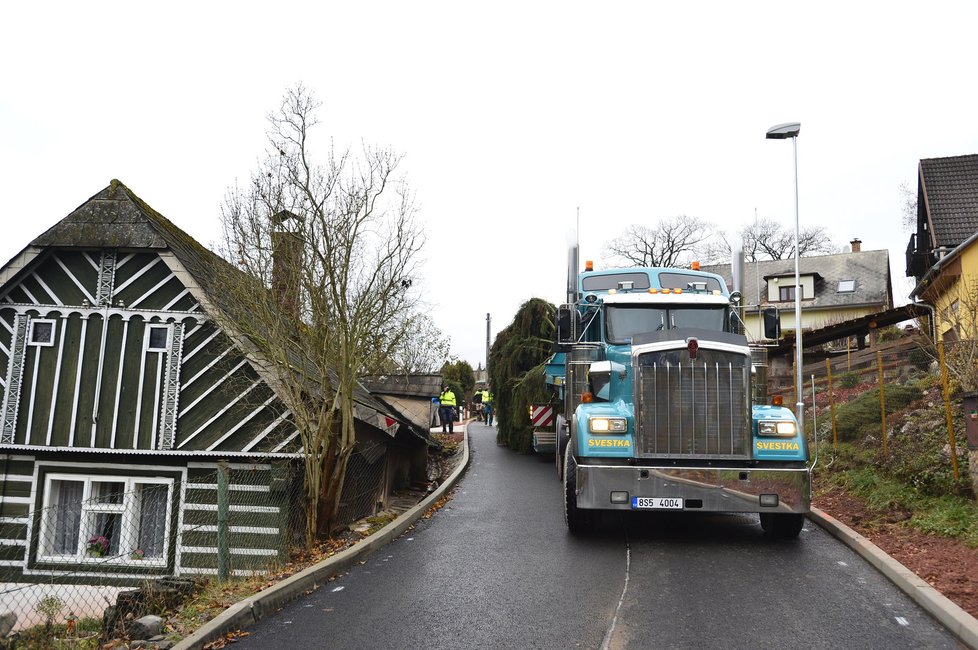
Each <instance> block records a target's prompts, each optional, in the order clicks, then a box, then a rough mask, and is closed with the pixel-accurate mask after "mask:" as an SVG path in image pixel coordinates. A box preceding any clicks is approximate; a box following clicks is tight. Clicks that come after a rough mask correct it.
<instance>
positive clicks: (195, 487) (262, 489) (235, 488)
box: [187, 483, 272, 492]
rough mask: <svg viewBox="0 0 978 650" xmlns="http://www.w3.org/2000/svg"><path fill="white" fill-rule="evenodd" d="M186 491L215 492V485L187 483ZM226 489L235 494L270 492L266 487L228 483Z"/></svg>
mask: <svg viewBox="0 0 978 650" xmlns="http://www.w3.org/2000/svg"><path fill="white" fill-rule="evenodd" d="M187 489H188V490H217V483H188V484H187ZM228 489H229V490H231V491H237V492H271V491H272V489H271V488H270V487H269V486H267V485H249V484H247V483H228Z"/></svg>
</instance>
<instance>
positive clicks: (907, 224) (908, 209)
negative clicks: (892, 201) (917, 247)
mask: <svg viewBox="0 0 978 650" xmlns="http://www.w3.org/2000/svg"><path fill="white" fill-rule="evenodd" d="M900 200H901V201H902V202H903V206H902V208H903V209H902V210H901V212H902V215H901V216H902V217H903V218H902V219H901V223H902V224H903V229H904V230H906V231H908V232H916V230H917V193H916V192H915V191H913V190H911V189H910V185H908V184H907V183H906V182H903V183H900Z"/></svg>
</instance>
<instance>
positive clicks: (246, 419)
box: [207, 394, 276, 451]
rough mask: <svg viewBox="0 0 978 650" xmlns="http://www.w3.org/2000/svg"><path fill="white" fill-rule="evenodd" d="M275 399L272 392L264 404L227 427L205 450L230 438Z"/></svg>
mask: <svg viewBox="0 0 978 650" xmlns="http://www.w3.org/2000/svg"><path fill="white" fill-rule="evenodd" d="M275 399H276V396H275V395H274V394H272V396H271V397H269V398H268V399H267V400H265V403H264V404H262V405H261V406H259V407H258V408H256V409H255V410H254V411H252V412H251V413H249V414H248V415H247V416H246V417H244V418H241V421H240V422H238V423H237V424H236V425H234V426H233V427H231V428H230V429H228V430H227V432H226V433H225V434H224V435H223V436H221V437H220V438H218V439H217V440H215V441H214V443H213V444H211V445H210V446H209V447H207V450H208V451H211V450H214V449H217V447H219V446H220V444H221V443H222V442H224V441H225V440H227V439H228V438H230V437H231V436H233V435H234V434H235V433H236V432H237V431H238V429H240V428H241V427H243V426H244V425H246V424H248V423H249V422H250V421H251V419H252V418H254V417H255V416H256V415H258V414H259V413H261V412H262V411H264V410H265V408H267V407H268V405H269V404H271V403H272V402H273V401H275Z"/></svg>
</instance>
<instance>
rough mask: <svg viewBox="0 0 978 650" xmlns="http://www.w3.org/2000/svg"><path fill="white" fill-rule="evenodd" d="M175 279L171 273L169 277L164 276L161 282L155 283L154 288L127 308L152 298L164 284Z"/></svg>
mask: <svg viewBox="0 0 978 650" xmlns="http://www.w3.org/2000/svg"><path fill="white" fill-rule="evenodd" d="M176 277H177V276H175V275H173V273H170V275H168V276H166V277H165V278H163V279H162V280H160V281H159V282H157V283H156V286H154V287H153V288H152V289H150V290H149V291H147V292H146V293H144V294H143V295H141V296H139V297H138V298H136V299H135V300H133V301H132V303H130V305H129V306H130V307H135V306H136V305H138V304H139V303H141V302H142V301H144V300H146V299H147V298H149V297H150V296H152V295H153V294H154V293H156V291H157V290H159V288H160V287H162V286H163V285H164V284H166V283H167V282H169V281H170V280H174V279H176Z"/></svg>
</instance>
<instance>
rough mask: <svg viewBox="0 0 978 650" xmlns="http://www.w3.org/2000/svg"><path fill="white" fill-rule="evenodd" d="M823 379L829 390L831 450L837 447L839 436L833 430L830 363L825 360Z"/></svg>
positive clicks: (833, 402) (833, 413)
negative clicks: (824, 378)
mask: <svg viewBox="0 0 978 650" xmlns="http://www.w3.org/2000/svg"><path fill="white" fill-rule="evenodd" d="M825 377H826V382H827V383H828V389H829V416H830V417H831V418H832V449H836V448H837V447H838V446H839V434H838V432H837V431H836V429H835V393H834V392H833V388H832V362H831V361H830V360H829V359H828V358H826V359H825Z"/></svg>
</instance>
